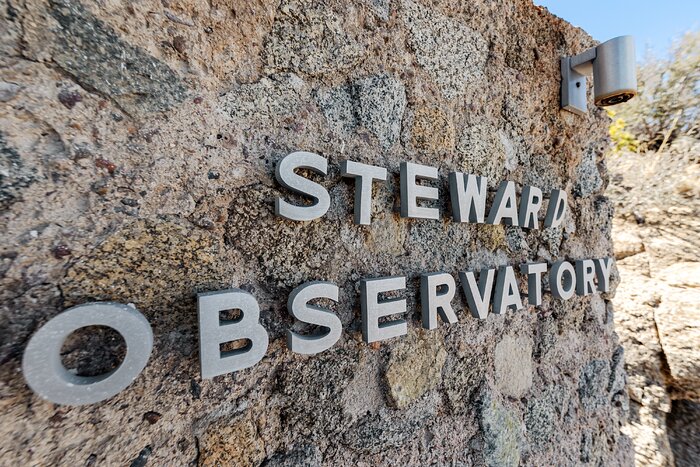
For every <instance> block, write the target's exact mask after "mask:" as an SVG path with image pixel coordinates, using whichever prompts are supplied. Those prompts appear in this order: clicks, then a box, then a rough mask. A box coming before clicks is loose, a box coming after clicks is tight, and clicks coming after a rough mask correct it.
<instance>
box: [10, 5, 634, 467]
mask: <svg viewBox="0 0 700 467" xmlns="http://www.w3.org/2000/svg"><path fill="white" fill-rule="evenodd" d="M0 31H1V32H0V34H1V47H2V49H1V52H0V60H1V62H0V63H1V66H0V77H1V81H0V101H2V108H1V111H0V121H2V126H1V129H0V151H1V152H2V162H1V163H2V172H0V209H2V214H1V215H2V222H1V223H0V229H1V232H2V236H1V240H0V247H1V253H0V254H1V256H0V258H1V259H2V263H1V264H2V266H1V268H0V278H1V279H0V284H1V285H0V287H1V294H2V295H1V297H2V299H1V300H0V306H1V308H0V313H1V315H0V316H1V321H0V323H1V326H2V333H1V339H2V341H1V342H0V363H1V366H0V372H1V373H2V379H1V381H2V383H1V386H0V393H2V398H1V400H0V406H1V409H2V410H1V411H0V414H1V415H0V421H1V422H2V423H0V434H1V436H2V439H3V440H4V443H2V445H1V446H0V456H1V458H2V460H3V462H2V463H7V464H15V465H17V464H24V465H29V464H32V465H37V464H42V465H47V464H69V465H79V464H85V465H125V464H130V465H132V466H143V465H146V464H148V465H166V464H168V465H173V464H201V465H260V464H264V465H267V466H280V465H319V464H323V465H397V464H403V465H408V464H414V465H417V464H423V465H427V464H438V465H447V464H449V465H472V464H477V465H482V464H487V465H518V464H527V465H546V464H557V465H562V464H564V465H572V464H592V465H600V464H608V465H610V464H614V465H621V464H629V463H630V462H631V452H632V451H631V444H630V441H629V438H627V437H626V436H625V435H623V434H621V432H620V427H621V426H622V424H623V423H624V418H625V414H626V410H627V406H628V400H627V396H626V392H625V390H624V385H625V374H624V369H623V352H622V349H621V347H620V346H619V344H618V341H617V337H616V335H615V333H614V331H613V308H612V305H611V302H610V299H611V295H612V294H603V295H592V296H587V297H574V298H572V299H571V300H568V301H560V300H556V299H554V298H552V296H551V295H545V297H544V303H543V305H542V306H541V307H537V308H534V307H527V308H526V309H524V310H521V311H518V312H509V313H507V314H506V315H502V316H496V315H490V316H489V317H488V319H486V320H483V321H482V320H477V319H474V318H472V317H471V316H470V315H469V314H468V312H466V311H463V310H464V306H465V303H464V299H463V298H462V296H461V294H460V295H459V298H458V299H456V308H457V309H458V310H459V323H458V324H454V325H444V324H443V325H441V326H440V327H439V329H437V330H435V331H425V330H423V329H422V328H421V327H420V311H419V306H418V304H419V302H418V303H417V297H418V288H419V287H418V280H417V279H418V276H419V274H420V273H421V272H432V271H442V270H445V271H448V272H455V271H458V270H464V269H478V268H481V267H492V266H497V265H505V264H510V265H516V264H519V263H521V262H526V261H534V260H539V261H555V260H558V259H563V258H567V259H580V258H591V257H604V256H611V255H612V247H611V241H610V229H611V218H612V206H611V203H610V202H609V201H608V199H607V198H605V197H604V196H602V195H601V193H602V191H603V190H604V188H605V186H606V184H607V174H606V168H605V164H604V162H603V160H602V152H603V150H604V149H605V145H606V140H605V138H606V126H607V120H606V117H605V116H604V113H603V112H601V111H599V110H597V109H592V110H591V112H590V113H589V114H588V115H587V116H586V117H583V118H581V117H577V116H574V115H573V114H569V113H565V112H560V111H559V73H560V72H559V57H560V56H561V55H564V54H571V53H577V52H580V51H582V50H583V49H584V48H586V47H589V46H591V45H593V41H592V39H591V38H590V37H589V36H588V35H586V34H585V33H584V32H583V31H581V30H578V29H575V28H573V27H571V26H570V25H569V24H567V23H565V22H564V21H562V20H560V19H558V18H556V17H553V16H552V15H550V14H549V13H548V12H547V11H546V10H543V9H540V8H538V7H535V6H533V5H532V4H531V2H529V1H520V0H509V1H501V2H491V1H486V0H484V1H465V2H460V3H459V4H457V3H455V2H448V1H436V2H430V3H428V2H422V1H420V0H401V1H399V0H351V1H345V0H328V1H323V2H312V1H307V0H281V1H280V0H251V1H249V0H245V1H239V0H209V1H199V0H162V1H160V2H158V1H155V0H144V1H140V2H116V1H100V2H90V1H87V0H83V1H82V2H79V1H78V0H6V1H4V2H3V3H2V4H1V5H0ZM295 150H306V151H312V152H316V153H319V154H321V155H323V156H324V157H326V158H328V159H329V168H330V169H329V170H330V173H329V175H328V176H326V177H318V178H316V180H317V181H320V182H322V183H323V185H324V186H325V187H326V188H327V189H328V190H329V192H330V193H331V197H332V205H331V209H330V210H329V212H328V214H327V215H326V216H325V217H323V218H322V219H318V220H316V221H312V222H308V223H293V222H289V221H284V220H281V219H280V218H278V217H275V216H274V213H273V200H274V198H275V196H278V195H280V194H282V195H285V196H286V195H288V193H287V192H286V191H285V190H284V189H283V188H282V187H281V186H280V185H279V184H277V182H276V181H275V179H274V167H275V165H276V163H277V162H278V161H279V160H280V159H281V158H282V157H283V156H285V155H286V154H288V153H290V152H292V151H295ZM348 158H350V159H352V160H356V161H360V162H365V163H370V164H373V165H379V166H383V167H386V168H387V169H388V171H389V179H388V181H387V183H386V184H384V185H377V186H376V187H375V193H374V201H373V202H374V208H373V213H372V214H373V222H372V225H371V226H356V225H354V224H353V223H352V199H353V193H354V188H353V185H352V184H351V183H350V182H349V181H347V180H343V179H341V178H340V177H339V169H338V165H339V163H340V161H342V160H345V159H348ZM402 161H410V162H417V163H422V164H427V165H432V166H435V167H438V169H439V171H440V183H439V184H438V187H439V190H440V193H441V198H440V203H439V208H440V210H441V213H442V219H441V220H439V221H432V220H409V219H403V218H401V217H400V216H399V213H398V206H399V200H398V196H399V190H398V168H399V163H400V162H402ZM450 171H464V172H470V173H476V174H480V175H484V176H487V177H489V183H490V184H491V185H492V186H494V187H495V185H496V184H497V183H498V182H499V181H500V180H503V179H507V180H514V181H516V182H518V183H521V184H533V185H536V186H539V187H540V188H542V189H543V190H550V189H552V188H562V189H564V190H566V191H567V193H568V196H569V208H570V210H569V215H568V217H567V219H566V222H565V224H564V225H563V226H562V227H560V228H556V229H544V230H533V231H528V230H523V229H520V228H518V227H504V226H501V225H498V226H488V225H476V224H458V223H455V222H453V221H452V220H451V216H450V207H449V201H448V198H447V182H446V177H447V173H448V172H450ZM397 274H401V275H407V276H408V278H409V281H408V287H407V291H406V294H405V296H406V297H407V299H408V310H409V318H410V319H409V333H408V335H407V336H405V337H403V338H398V339H392V340H389V341H385V342H381V343H380V344H374V345H367V344H364V343H363V342H362V339H361V333H360V318H359V316H360V313H359V301H358V290H359V285H358V281H359V279H360V278H364V277H378V276H389V275H397ZM309 280H329V281H333V282H335V283H336V284H338V285H339V286H340V288H341V292H340V300H339V302H338V303H337V304H336V305H334V311H335V313H336V314H337V315H338V316H339V317H340V319H341V321H342V323H343V335H342V337H341V339H340V341H339V342H338V343H337V344H336V345H335V346H334V347H333V348H332V349H330V350H328V351H326V352H324V353H322V354H319V355H316V356H311V357H305V356H301V355H296V354H293V353H291V352H290V351H288V350H287V349H286V345H285V339H284V337H285V332H286V330H287V329H288V328H289V327H290V326H292V324H293V320H292V319H291V317H290V316H289V315H288V313H287V311H286V300H287V296H288V294H289V292H290V291H291V290H292V289H293V288H294V287H296V286H297V285H299V284H301V283H302V282H305V281H309ZM617 283H618V276H617V274H616V273H614V277H613V284H612V286H613V289H614V287H615V286H616V285H617ZM230 287H240V288H243V289H245V290H248V291H250V292H251V293H253V294H254V295H255V297H256V298H257V300H258V301H259V303H260V305H261V308H262V310H263V311H262V315H261V322H262V324H263V325H264V326H265V327H266V329H267V330H268V331H269V333H270V340H271V341H270V342H271V343H270V347H269V349H268V352H267V355H266V356H265V358H264V359H263V360H262V361H261V362H260V363H259V364H258V365H256V366H254V367H252V368H249V369H246V370H243V371H240V372H236V373H233V374H229V375H225V376H221V377H217V378H214V379H213V380H202V379H200V377H199V370H198V367H199V365H198V343H197V332H198V331H197V324H196V321H197V320H196V316H197V315H196V303H195V297H196V293H197V292H201V291H209V290H218V289H225V288H230ZM96 300H111V301H118V302H122V303H133V304H134V305H135V306H136V307H137V308H138V309H139V310H140V311H141V312H142V313H143V314H144V315H145V316H146V317H147V318H148V320H149V321H150V323H151V325H152V327H153V331H154V336H155V345H154V351H153V355H152V356H151V360H150V362H149V364H148V366H147V367H146V369H145V370H144V372H143V373H142V374H141V376H140V377H139V378H138V379H137V380H136V381H135V382H134V383H133V384H132V385H131V386H130V387H129V388H128V389H126V390H125V391H123V392H122V393H120V394H119V395H117V396H116V397H114V398H112V399H110V400H108V401H106V402H103V403H99V404H95V405H89V406H83V407H66V406H58V405H54V404H51V403H48V402H45V401H43V400H41V399H40V398H39V397H37V396H36V395H35V394H33V393H32V392H31V391H30V390H29V389H28V387H27V386H26V384H25V382H24V380H23V378H22V375H21V372H20V371H19V369H20V361H21V355H22V352H23V349H24V347H25V345H26V343H27V340H28V339H29V337H30V336H31V335H32V333H33V332H34V331H35V330H37V329H38V328H39V327H40V326H41V325H42V324H44V323H45V322H47V321H48V320H49V319H50V318H52V317H53V316H55V315H57V314H58V313H60V312H61V311H62V310H65V309H67V308H69V307H71V306H74V305H76V304H80V303H85V302H90V301H96ZM123 352H124V348H123V344H121V343H120V339H119V336H118V335H115V333H114V332H108V331H105V330H104V329H88V330H84V331H80V332H78V333H75V334H74V335H73V336H72V337H71V338H70V339H69V341H68V342H66V344H65V345H64V348H63V353H64V355H63V362H64V364H65V365H66V366H67V367H68V368H73V369H75V371H77V372H78V373H79V374H84V375H89V374H99V373H101V372H103V371H105V370H109V369H110V368H113V367H114V366H115V365H116V364H118V362H119V359H120V357H121V356H123Z"/></svg>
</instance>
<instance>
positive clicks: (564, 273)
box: [549, 261, 576, 300]
mask: <svg viewBox="0 0 700 467" xmlns="http://www.w3.org/2000/svg"><path fill="white" fill-rule="evenodd" d="M549 287H550V289H551V290H552V295H554V296H555V297H556V298H559V299H561V300H568V299H570V298H571V297H573V296H574V292H576V290H575V287H576V271H575V269H574V266H573V265H572V264H571V263H569V262H568V261H557V262H556V263H554V264H553V265H552V269H551V271H549Z"/></svg>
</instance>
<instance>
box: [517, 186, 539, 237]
mask: <svg viewBox="0 0 700 467" xmlns="http://www.w3.org/2000/svg"><path fill="white" fill-rule="evenodd" d="M541 207H542V190H540V189H539V188H537V187H536V186H528V185H525V187H524V188H523V193H522V194H521V195H520V219H519V221H520V227H524V228H526V229H538V228H539V222H538V221H537V213H538V212H539V211H540V208H541Z"/></svg>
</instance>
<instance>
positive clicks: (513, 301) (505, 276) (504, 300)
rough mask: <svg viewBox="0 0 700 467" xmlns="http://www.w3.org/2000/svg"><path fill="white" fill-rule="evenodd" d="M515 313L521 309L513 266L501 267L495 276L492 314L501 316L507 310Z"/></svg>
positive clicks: (521, 304) (521, 303)
mask: <svg viewBox="0 0 700 467" xmlns="http://www.w3.org/2000/svg"><path fill="white" fill-rule="evenodd" d="M511 307H512V308H514V309H515V311H517V310H519V309H521V308H522V307H523V302H522V300H521V298H520V291H519V290H518V281H517V280H516V279H515V271H513V266H501V267H499V268H498V274H497V275H496V293H495V294H494V296H493V312H494V313H496V314H497V315H502V314H504V313H505V312H506V311H508V308H511Z"/></svg>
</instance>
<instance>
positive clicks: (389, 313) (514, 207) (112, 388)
mask: <svg viewBox="0 0 700 467" xmlns="http://www.w3.org/2000/svg"><path fill="white" fill-rule="evenodd" d="M340 169H341V175H342V176H343V177H351V178H354V180H355V203H354V204H355V205H354V221H355V223H356V224H364V225H366V224H370V222H371V218H370V217H371V216H370V214H371V204H372V186H373V184H374V183H375V182H381V181H385V180H386V179H387V170H386V169H385V168H382V167H376V166H372V165H367V164H362V163H358V162H353V161H349V160H347V161H344V162H343V163H342V164H341V167H340ZM299 170H309V171H312V172H317V173H319V174H322V175H326V174H327V171H328V161H327V160H326V159H325V158H323V157H321V156H320V155H318V154H313V153H309V152H294V153H291V154H289V155H287V156H286V157H284V158H283V159H282V160H281V161H280V163H279V164H278V165H277V168H276V170H275V176H276V179H277V181H278V182H279V184H280V185H282V186H284V187H285V188H287V189H288V190H290V191H291V192H293V193H295V194H297V195H301V196H302V197H304V198H307V199H309V202H308V203H306V204H303V203H302V204H301V205H299V204H293V203H290V202H289V201H287V200H285V199H283V198H282V197H278V198H277V199H276V200H275V214H276V215H277V216H279V217H281V218H283V219H287V220H290V221H300V222H304V221H310V220H313V219H317V218H320V217H322V216H323V215H324V214H325V213H326V212H327V211H328V208H329V206H330V196H329V194H328V191H327V190H326V189H325V188H324V187H323V186H322V185H320V184H318V183H316V182H314V181H312V180H310V179H308V178H305V177H304V176H302V175H300V174H299V173H297V171H299ZM437 178H438V171H437V169H436V168H434V167H429V166H425V165H419V164H413V163H409V162H404V163H402V164H401V168H400V189H401V216H402V217H404V218H421V219H438V218H439V211H438V209H437V208H434V207H428V206H424V205H421V204H419V202H422V201H425V200H436V199H437V198H438V189H437V188H435V187H431V186H427V185H423V184H421V180H437ZM449 187H450V201H451V204H452V213H453V214H452V217H453V220H454V221H455V222H472V223H486V224H505V225H511V226H519V227H522V228H525V229H538V228H539V227H540V226H539V220H538V214H539V212H540V210H541V209H542V208H543V203H544V201H545V199H546V198H547V197H545V196H543V193H542V190H540V189H539V188H537V187H534V186H524V187H523V189H522V192H521V195H520V200H519V202H518V200H517V198H516V189H515V183H514V182H512V181H503V182H501V183H500V185H499V186H498V189H497V190H496V193H495V196H494V197H493V201H492V203H491V206H490V209H489V210H488V215H487V213H486V201H487V193H488V188H487V180H486V178H484V177H480V176H477V175H473V174H465V173H460V172H453V173H450V174H449ZM548 198H549V202H548V206H547V209H546V213H545V216H544V227H545V228H553V227H557V226H559V225H560V224H561V223H562V222H563V219H564V217H565V214H566V210H567V201H566V193H565V192H564V191H563V190H556V189H555V190H552V191H551V193H549V196H548ZM611 267H612V258H597V259H581V260H576V261H573V263H572V262H569V261H558V262H555V263H553V264H552V265H551V266H550V265H548V263H546V262H540V263H537V262H536V263H528V264H522V265H519V268H518V270H519V273H520V274H522V275H523V277H524V278H525V279H526V282H527V303H528V304H529V305H532V306H538V305H541V304H542V292H543V288H542V283H543V280H544V279H545V277H546V278H547V279H548V280H547V282H548V284H549V290H550V291H551V293H552V295H553V296H554V297H556V298H558V299H562V300H566V299H569V298H571V297H572V296H573V295H574V294H577V295H581V296H583V295H589V294H592V293H594V292H595V291H596V290H597V291H599V292H607V291H608V288H609V284H610V272H611ZM458 277H459V283H460V286H461V287H460V288H461V292H462V294H463V295H464V297H465V299H466V303H467V305H468V308H469V311H470V313H471V315H472V316H473V317H474V318H477V319H486V318H487V316H488V314H489V310H490V311H491V312H492V313H493V314H496V315H502V314H504V313H506V312H507V311H508V310H519V309H521V308H523V301H522V295H521V292H520V290H519V289H518V278H517V277H516V270H515V269H514V267H513V266H509V265H505V266H500V267H498V268H486V269H482V270H480V271H458ZM405 288H406V277H403V276H396V277H379V278H369V279H363V280H361V281H360V308H361V315H362V316H361V317H362V336H363V339H364V341H365V342H368V343H370V342H378V341H382V340H386V339H391V338H394V337H398V336H402V335H404V334H406V333H407V331H408V329H407V322H406V320H405V319H401V318H400V316H402V315H404V316H405V314H406V312H407V310H406V299H405V298H391V299H381V297H385V296H386V295H387V294H389V295H391V296H392V297H395V296H400V295H401V291H402V290H405ZM338 292H339V289H338V286H337V285H336V284H333V283H331V282H321V281H314V282H308V283H305V284H302V285H300V286H299V287H297V288H296V289H294V290H293V291H292V293H291V294H290V295H289V298H288V301H287V309H288V311H289V313H290V314H291V315H292V316H293V317H294V318H296V319H297V320H299V321H302V322H304V323H308V324H311V325H315V326H316V329H317V331H316V332H313V333H310V334H301V333H298V332H295V331H292V330H288V331H287V345H288V347H289V349H290V350H291V351H292V352H296V353H300V354H315V353H319V352H323V351H324V350H327V349H329V348H331V347H332V346H333V345H334V344H335V343H336V342H337V341H338V339H339V338H340V336H341V332H342V324H341V321H340V319H339V318H338V316H336V315H335V314H334V313H333V312H332V311H331V310H328V309H325V308H322V307H320V306H318V305H316V304H314V301H316V300H318V299H328V300H332V301H334V302H337V301H338V295H339V294H338ZM457 292H458V288H457V284H456V281H455V279H454V277H453V275H452V274H450V273H446V272H430V273H425V274H422V275H421V276H420V303H421V316H422V326H423V327H424V328H426V329H435V328H436V327H437V326H438V324H439V320H442V321H443V322H446V323H456V322H457V320H458V318H457V313H456V312H455V310H454V308H453V307H452V301H453V298H454V296H455V294H456V293H457ZM197 308H198V310H197V312H198V318H199V341H200V364H201V376H202V378H213V377H214V376H217V375H222V374H226V373H230V372H234V371H237V370H241V369H243V368H248V367H250V366H253V365H255V364H256V363H258V362H259V361H260V360H261V359H262V358H263V356H264V355H265V353H266V351H267V348H268V343H269V337H268V333H267V331H266V330H265V328H264V327H263V326H262V325H261V324H260V322H259V318H260V307H259V305H258V302H257V301H256V300H255V297H253V296H252V295H251V294H249V293H248V292H245V291H243V290H239V289H231V290H223V291H216V292H208V293H202V294H199V295H198V297H197ZM226 310H238V311H239V312H240V314H239V318H238V319H237V320H222V319H221V318H220V312H222V311H226ZM86 326H109V327H111V328H114V329H115V330H116V331H117V332H119V333H120V334H121V335H122V337H123V338H124V340H125V342H126V347H127V351H126V356H125V358H124V361H123V362H122V363H121V365H120V366H119V367H118V368H117V369H116V370H114V371H113V372H111V373H107V374H104V375H99V376H95V377H84V376H79V375H76V374H74V373H72V372H69V371H68V370H66V368H65V367H64V366H63V364H62V363H61V357H60V350H61V346H62V344H63V342H64V341H65V339H66V338H67V337H68V336H69V335H70V334H71V333H73V332H75V331H76V330H77V329H80V328H82V327H86ZM241 340H244V341H246V343H247V344H246V346H245V347H243V348H239V349H237V350H232V351H222V350H221V346H222V345H223V344H225V343H230V342H234V341H241ZM152 347H153V334H152V331H151V327H150V325H149V323H148V321H147V320H146V318H145V317H144V316H143V315H142V314H141V313H140V312H138V311H137V310H136V308H134V307H133V306H131V305H124V304H119V303H113V302H96V303H89V304H84V305H80V306H76V307H73V308H70V309H69V310H66V311H65V312H63V313H61V314H59V315H58V316H56V317H55V318H53V319H52V320H50V321H49V322H48V323H46V324H45V325H44V326H43V327H42V328H41V329H39V331H37V332H36V334H34V336H32V338H31V339H30V341H29V344H28V345H27V348H26V349H25V352H24V357H23V361H22V369H23V373H24V376H25V379H26V380H27V383H28V384H29V386H30V387H31V388H32V389H33V390H34V391H35V392H36V393H38V394H39V395H40V396H42V397H43V398H45V399H47V400H50V401H52V402H54V403H58V404H70V405H81V404H90V403H95V402H99V401H101V400H105V399H107V398H109V397H112V396H114V395H115V394H117V393H118V392H120V391H122V390H123V389H125V388H126V387H127V386H128V385H129V384H130V383H131V382H132V381H133V380H134V379H135V378H136V377H137V376H138V375H139V374H140V373H141V371H142V370H143V368H144V367H145V366H146V364H147V362H148V359H149V357H150V354H151V350H152Z"/></svg>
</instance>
